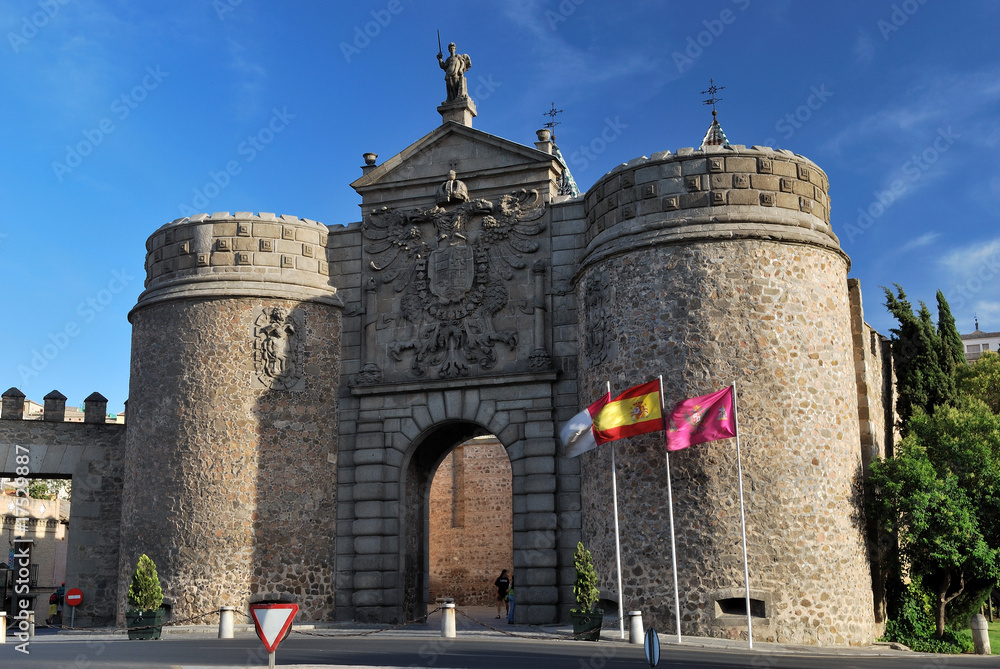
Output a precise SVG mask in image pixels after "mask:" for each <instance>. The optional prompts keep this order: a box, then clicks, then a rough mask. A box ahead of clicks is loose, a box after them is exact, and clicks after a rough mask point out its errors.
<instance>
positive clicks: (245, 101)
mask: <svg viewBox="0 0 1000 669" xmlns="http://www.w3.org/2000/svg"><path fill="white" fill-rule="evenodd" d="M227 43H228V50H229V67H230V69H232V70H233V71H235V72H236V73H237V74H238V80H237V82H236V84H235V86H236V90H235V93H236V96H237V105H236V114H237V117H238V119H239V120H240V121H247V120H249V119H251V118H256V117H257V116H258V115H259V111H260V106H261V98H262V95H263V93H264V91H265V89H266V86H267V70H266V69H265V68H264V66H263V65H261V64H260V63H258V62H256V61H254V60H253V59H252V58H251V57H250V55H249V54H250V53H251V52H248V50H247V48H246V45H245V44H243V43H241V42H238V41H236V40H235V39H232V38H229V39H228V40H227Z"/></svg>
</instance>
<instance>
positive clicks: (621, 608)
mask: <svg viewBox="0 0 1000 669" xmlns="http://www.w3.org/2000/svg"><path fill="white" fill-rule="evenodd" d="M610 395H611V382H610V381H608V396H610ZM611 498H612V500H613V501H614V507H615V558H616V561H617V565H618V630H619V631H620V632H621V635H622V638H623V639H624V638H625V595H624V593H623V591H622V544H621V538H620V537H619V534H618V473H617V468H616V467H615V442H613V441H612V442H611Z"/></svg>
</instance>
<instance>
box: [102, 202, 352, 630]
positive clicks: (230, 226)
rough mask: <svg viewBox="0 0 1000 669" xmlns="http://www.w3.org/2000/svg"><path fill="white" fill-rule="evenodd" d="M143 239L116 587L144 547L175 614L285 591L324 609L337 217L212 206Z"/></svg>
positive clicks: (317, 614)
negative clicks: (332, 244) (331, 238)
mask: <svg viewBox="0 0 1000 669" xmlns="http://www.w3.org/2000/svg"><path fill="white" fill-rule="evenodd" d="M147 250H148V253H147V257H146V268H147V279H146V284H145V285H146V290H145V291H144V292H143V293H142V294H141V295H140V296H139V300H138V304H137V305H136V307H135V308H134V309H133V310H132V312H131V313H130V315H129V318H130V321H131V322H132V327H133V331H132V367H131V379H130V385H129V394H130V397H129V407H128V411H129V417H128V418H129V429H128V431H127V434H128V436H127V443H126V448H125V463H126V465H125V466H126V472H127V475H126V477H125V485H124V488H123V491H122V547H121V562H120V565H119V575H120V581H119V591H120V592H121V593H124V592H125V591H126V589H127V586H128V578H129V575H130V574H131V571H132V570H133V569H134V567H135V563H136V560H137V559H138V557H139V555H140V554H142V553H147V554H148V555H149V556H150V557H151V558H153V560H154V562H155V563H156V566H157V570H158V572H159V575H160V579H161V583H162V585H163V589H164V595H165V596H166V597H168V598H169V599H172V600H173V615H174V617H175V618H185V617H188V616H192V615H196V614H199V613H206V612H209V611H218V610H219V609H218V602H220V601H225V602H227V604H231V605H233V606H236V607H237V608H238V609H240V610H242V609H244V608H245V606H246V605H247V602H248V600H249V597H250V596H251V595H252V594H255V595H258V596H263V595H272V594H276V593H279V592H290V593H295V595H296V597H297V601H298V603H299V607H300V609H299V614H298V619H299V620H301V621H311V620H327V619H329V618H330V617H332V614H333V601H334V586H333V573H334V566H333V555H334V552H333V548H334V537H335V535H336V477H337V475H336V462H337V448H338V439H337V434H338V423H337V421H338V404H337V392H338V388H339V385H340V380H339V379H340V377H339V374H340V332H341V300H340V296H339V295H338V294H337V292H336V289H335V288H334V287H333V286H331V285H330V279H329V264H328V261H327V229H326V226H324V225H323V224H321V223H318V222H316V221H310V220H307V219H298V218H295V217H292V216H281V217H276V216H274V215H273V214H259V215H254V214H250V213H244V212H238V213H237V214H236V215H230V214H228V213H227V214H213V215H212V216H207V215H204V214H202V215H199V216H195V217H193V218H184V219H179V220H177V221H174V222H173V223H170V224H168V225H166V226H164V227H162V228H160V230H158V231H157V232H156V233H154V234H153V236H152V237H151V238H150V239H149V241H148V242H147ZM124 608H125V603H124V598H122V600H121V601H120V602H119V615H121V614H122V612H123V610H124Z"/></svg>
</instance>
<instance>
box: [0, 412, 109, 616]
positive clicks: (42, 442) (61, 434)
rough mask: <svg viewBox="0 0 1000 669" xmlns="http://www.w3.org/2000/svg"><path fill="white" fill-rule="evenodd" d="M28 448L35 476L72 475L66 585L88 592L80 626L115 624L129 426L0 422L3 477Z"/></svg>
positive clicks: (29, 421) (78, 614) (78, 610)
mask: <svg viewBox="0 0 1000 669" xmlns="http://www.w3.org/2000/svg"><path fill="white" fill-rule="evenodd" d="M17 446H22V447H25V448H27V449H28V451H29V457H30V464H29V467H30V470H31V475H32V476H37V477H41V478H46V477H48V478H56V477H63V476H71V477H72V482H73V506H72V510H71V512H70V519H69V539H68V543H69V546H68V549H67V558H66V559H67V565H66V584H67V587H78V588H80V589H81V590H83V592H84V600H83V603H82V604H81V605H80V606H79V607H78V608H77V612H76V623H77V625H78V626H80V627H90V626H100V625H109V624H113V623H114V620H115V608H116V603H117V598H118V550H119V542H120V537H121V531H120V527H121V489H122V469H123V463H124V448H125V425H119V424H93V423H60V422H47V421H37V420H0V465H2V467H3V469H2V474H3V475H4V476H7V477H12V476H13V475H14V473H15V471H16V469H15V467H16V461H15V458H16V456H17V451H18V449H17V448H16V447H17Z"/></svg>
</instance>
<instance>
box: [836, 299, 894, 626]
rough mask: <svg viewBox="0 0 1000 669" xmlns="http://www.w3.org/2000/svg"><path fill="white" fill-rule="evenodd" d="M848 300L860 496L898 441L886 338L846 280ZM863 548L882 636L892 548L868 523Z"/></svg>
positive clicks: (870, 489)
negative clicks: (877, 462) (887, 556)
mask: <svg viewBox="0 0 1000 669" xmlns="http://www.w3.org/2000/svg"><path fill="white" fill-rule="evenodd" d="M847 285H848V288H849V291H850V299H851V330H852V334H853V345H854V365H855V375H856V378H857V387H858V418H859V424H860V431H861V459H862V462H863V465H864V469H863V471H864V480H865V494H866V495H869V496H870V495H873V494H874V490H873V489H872V487H871V485H870V484H869V483H868V467H869V465H870V464H871V462H872V460H874V459H877V458H885V457H891V456H892V454H893V450H894V446H895V443H896V441H898V439H899V431H898V429H897V425H896V424H897V418H898V416H897V415H896V412H895V404H896V403H895V392H894V390H895V385H896V375H895V370H894V368H893V361H892V350H891V346H890V342H889V339H888V338H887V337H884V336H883V335H881V334H879V333H878V332H876V331H875V330H874V329H873V328H872V327H871V326H870V325H868V323H866V322H865V314H864V308H863V305H862V300H861V282H860V281H858V280H857V279H848V281H847ZM867 529H868V547H869V551H870V553H871V561H872V593H873V596H874V600H875V602H874V604H875V621H876V623H878V624H879V627H878V628H877V632H876V634H881V632H882V630H883V628H882V625H884V624H885V620H886V593H885V578H886V576H887V573H885V567H884V564H885V560H884V559H883V557H882V555H883V553H884V551H886V550H893V548H892V540H891V537H889V536H887V535H885V534H884V533H882V532H881V531H880V530H879V527H878V525H877V524H876V523H874V522H869V523H868V528H867Z"/></svg>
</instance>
